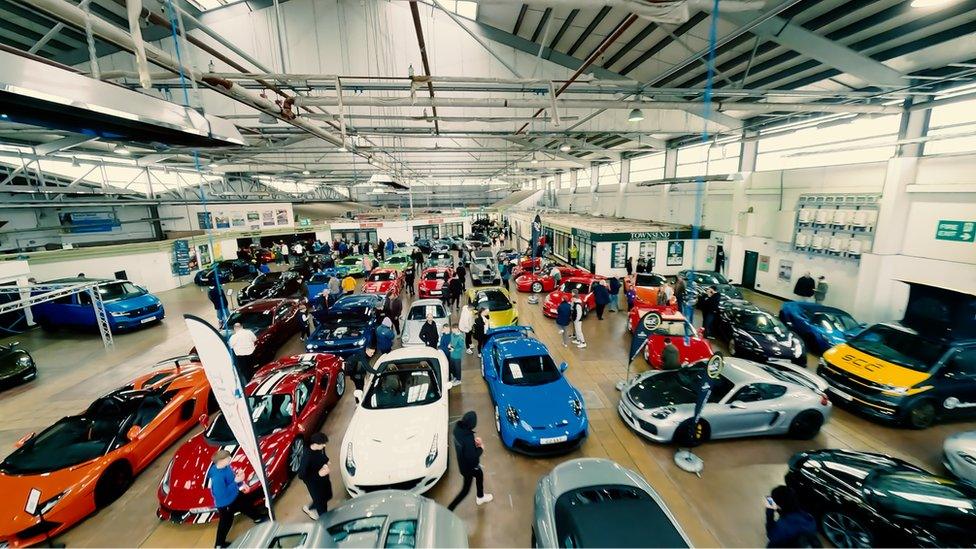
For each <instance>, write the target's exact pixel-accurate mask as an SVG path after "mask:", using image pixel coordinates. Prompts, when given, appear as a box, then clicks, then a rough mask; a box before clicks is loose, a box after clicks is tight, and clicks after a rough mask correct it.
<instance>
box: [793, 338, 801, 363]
mask: <svg viewBox="0 0 976 549" xmlns="http://www.w3.org/2000/svg"><path fill="white" fill-rule="evenodd" d="M801 356H803V345H801V344H800V340H799V339H794V340H793V358H800V357H801Z"/></svg>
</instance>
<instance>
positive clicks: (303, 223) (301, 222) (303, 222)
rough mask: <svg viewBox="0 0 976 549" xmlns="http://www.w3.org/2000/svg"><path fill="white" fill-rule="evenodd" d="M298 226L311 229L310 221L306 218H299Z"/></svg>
mask: <svg viewBox="0 0 976 549" xmlns="http://www.w3.org/2000/svg"><path fill="white" fill-rule="evenodd" d="M298 226H299V227H311V226H312V220H311V219H308V218H307V217H301V218H299V219H298Z"/></svg>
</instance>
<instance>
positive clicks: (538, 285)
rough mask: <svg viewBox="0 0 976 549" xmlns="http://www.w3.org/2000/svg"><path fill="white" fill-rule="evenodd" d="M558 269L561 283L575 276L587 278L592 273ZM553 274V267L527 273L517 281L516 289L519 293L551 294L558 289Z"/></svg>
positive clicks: (562, 267)
mask: <svg viewBox="0 0 976 549" xmlns="http://www.w3.org/2000/svg"><path fill="white" fill-rule="evenodd" d="M556 269H558V270H559V280H560V281H562V280H565V279H567V278H571V277H575V276H587V275H589V274H590V272H589V271H587V270H586V269H580V268H577V267H566V266H563V265H560V266H557V267H556ZM551 272H552V267H550V266H548V265H547V266H545V267H544V268H543V270H540V271H535V272H533V271H526V272H524V273H523V274H522V275H521V276H519V277H518V278H516V279H515V287H516V288H518V291H520V292H533V293H537V294H540V293H542V292H551V291H553V290H555V289H556V279H555V278H553V277H552V276H551V275H550V273H551Z"/></svg>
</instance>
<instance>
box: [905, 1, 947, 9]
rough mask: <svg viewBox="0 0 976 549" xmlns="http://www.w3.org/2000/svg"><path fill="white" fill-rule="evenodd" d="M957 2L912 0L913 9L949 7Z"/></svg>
mask: <svg viewBox="0 0 976 549" xmlns="http://www.w3.org/2000/svg"><path fill="white" fill-rule="evenodd" d="M955 1H956V0H912V7H913V8H940V7H942V6H948V5H949V4H951V3H953V2H955Z"/></svg>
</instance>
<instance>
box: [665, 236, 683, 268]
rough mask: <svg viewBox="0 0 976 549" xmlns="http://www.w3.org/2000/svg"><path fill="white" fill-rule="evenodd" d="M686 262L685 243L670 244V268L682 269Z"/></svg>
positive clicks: (675, 242) (672, 241)
mask: <svg viewBox="0 0 976 549" xmlns="http://www.w3.org/2000/svg"><path fill="white" fill-rule="evenodd" d="M684 262H685V243H684V241H681V240H671V241H669V242H668V267H680V266H681V264H682V263H684Z"/></svg>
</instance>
